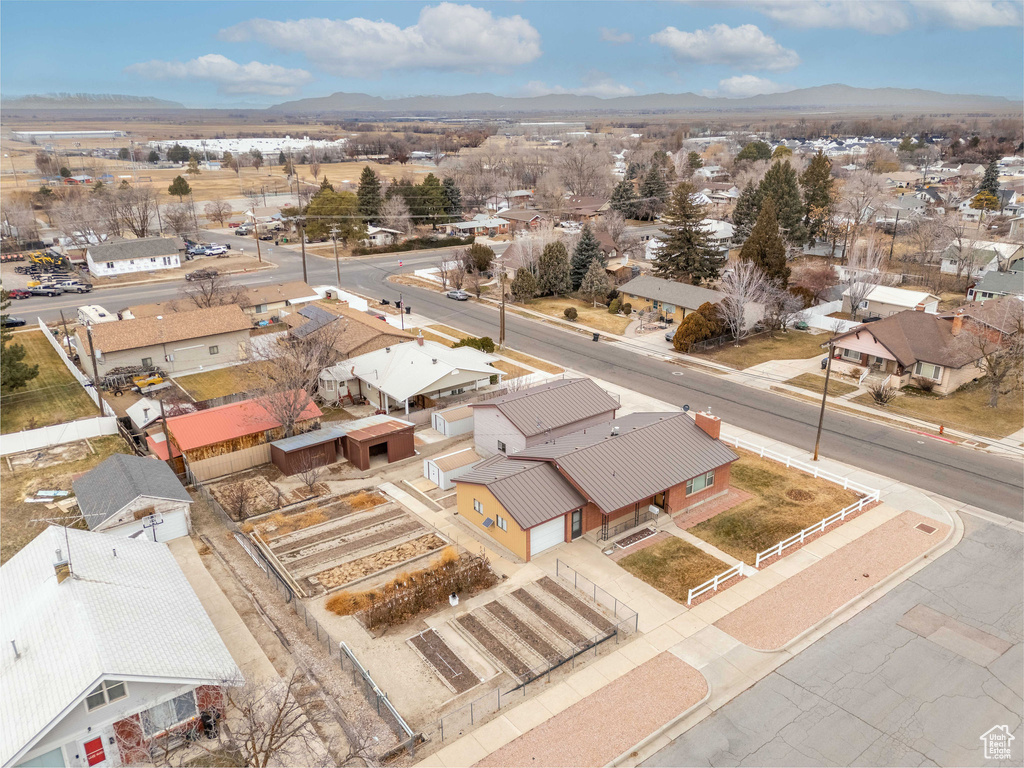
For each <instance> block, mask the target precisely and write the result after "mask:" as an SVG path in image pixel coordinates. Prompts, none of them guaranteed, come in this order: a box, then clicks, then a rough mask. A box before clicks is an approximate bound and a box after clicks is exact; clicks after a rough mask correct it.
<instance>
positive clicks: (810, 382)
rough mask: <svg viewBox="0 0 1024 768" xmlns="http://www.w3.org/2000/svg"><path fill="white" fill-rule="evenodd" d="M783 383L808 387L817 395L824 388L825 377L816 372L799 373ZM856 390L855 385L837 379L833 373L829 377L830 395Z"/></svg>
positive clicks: (844, 393)
mask: <svg viewBox="0 0 1024 768" xmlns="http://www.w3.org/2000/svg"><path fill="white" fill-rule="evenodd" d="M785 383H786V384H791V385H792V386H794V387H800V388H801V389H809V390H811V391H812V392H817V393H818V394H819V395H820V394H821V392H822V390H823V389H825V377H824V376H821V375H819V374H817V373H801V374H800V375H799V376H794V377H793V378H792V379H789V380H788V381H786V382H785ZM856 391H857V387H856V386H855V385H853V384H847V383H846V382H845V381H837V380H836V377H835V376H834V375H833V376H831V377H830V378H829V382H828V393H829V395H830V396H832V397H839V396H840V395H848V394H850V393H851V392H856Z"/></svg>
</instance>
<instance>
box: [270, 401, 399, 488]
mask: <svg viewBox="0 0 1024 768" xmlns="http://www.w3.org/2000/svg"><path fill="white" fill-rule="evenodd" d="M414 429H415V425H414V424H413V423H412V422H409V421H403V420H402V419H396V418H393V417H391V416H387V415H384V414H378V415H375V416H367V417H366V418H365V419H357V420H355V421H346V422H340V423H336V424H331V425H330V426H326V427H324V428H322V429H314V430H312V431H310V432H304V433H303V434H301V435H295V436H293V437H286V438H283V439H281V440H275V441H274V442H272V443H271V444H270V460H271V461H272V462H273V464H274V466H275V467H277V468H278V469H280V470H281V471H282V472H284V473H285V474H286V475H297V474H299V473H300V472H304V471H306V470H308V469H313V468H314V467H322V466H326V465H328V464H334V463H335V462H337V461H341V460H342V459H348V460H349V461H350V462H351V463H352V465H353V466H355V467H358V468H359V469H361V470H363V471H366V470H367V469H369V468H370V458H371V457H372V456H379V455H387V457H388V463H389V464H390V463H392V462H395V461H401V460H402V459H408V458H409V457H410V456H414V455H415V454H416V446H415V438H414V437H413V430H414Z"/></svg>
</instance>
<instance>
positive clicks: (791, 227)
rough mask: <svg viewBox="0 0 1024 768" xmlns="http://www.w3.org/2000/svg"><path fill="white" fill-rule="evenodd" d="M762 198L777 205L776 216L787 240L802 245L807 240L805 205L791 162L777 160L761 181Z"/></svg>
mask: <svg viewBox="0 0 1024 768" xmlns="http://www.w3.org/2000/svg"><path fill="white" fill-rule="evenodd" d="M761 198H762V199H763V200H771V201H772V202H773V203H775V215H776V217H777V218H778V221H779V226H780V227H782V229H783V231H784V232H785V233H786V240H787V241H788V242H789V243H791V244H793V245H799V244H802V243H803V242H804V241H805V240H806V239H807V230H806V229H805V228H804V204H803V200H801V199H800V185H799V184H798V183H797V180H796V171H795V170H793V166H792V165H790V162H789V160H776V161H775V162H774V163H772V167H771V168H769V169H768V172H767V173H766V174H765V175H764V178H763V179H761ZM762 207H763V206H762Z"/></svg>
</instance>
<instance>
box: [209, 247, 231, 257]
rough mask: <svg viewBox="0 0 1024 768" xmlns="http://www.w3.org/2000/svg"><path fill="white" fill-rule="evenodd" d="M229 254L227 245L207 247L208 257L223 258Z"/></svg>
mask: <svg viewBox="0 0 1024 768" xmlns="http://www.w3.org/2000/svg"><path fill="white" fill-rule="evenodd" d="M227 252H228V249H227V246H226V245H216V244H210V245H208V246H206V255H207V256H221V255H223V254H226V253H227Z"/></svg>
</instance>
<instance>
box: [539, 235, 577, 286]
mask: <svg viewBox="0 0 1024 768" xmlns="http://www.w3.org/2000/svg"><path fill="white" fill-rule="evenodd" d="M571 291H572V274H571V272H570V269H569V252H568V251H567V250H566V249H565V246H564V245H563V244H562V243H561V241H556V242H554V243H548V244H547V245H545V246H544V250H543V252H542V253H541V254H540V259H538V261H537V292H538V293H539V294H540V295H541V296H549V295H554V296H561V295H563V294H566V293H570V292H571Z"/></svg>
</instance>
